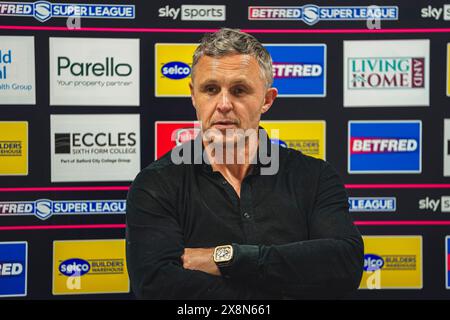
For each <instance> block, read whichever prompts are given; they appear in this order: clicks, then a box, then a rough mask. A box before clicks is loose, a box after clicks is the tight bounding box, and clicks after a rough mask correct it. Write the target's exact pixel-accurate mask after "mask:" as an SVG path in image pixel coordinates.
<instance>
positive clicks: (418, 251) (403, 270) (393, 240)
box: [360, 236, 423, 289]
mask: <svg viewBox="0 0 450 320" xmlns="http://www.w3.org/2000/svg"><path fill="white" fill-rule="evenodd" d="M363 239H364V252H365V255H364V273H363V277H362V280H361V285H360V289H422V287H423V282H422V256H423V255H422V236H364V237H363Z"/></svg>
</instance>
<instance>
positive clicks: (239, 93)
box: [232, 87, 246, 96]
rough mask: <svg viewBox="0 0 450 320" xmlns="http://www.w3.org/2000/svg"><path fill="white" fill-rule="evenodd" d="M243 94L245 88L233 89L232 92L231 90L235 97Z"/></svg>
mask: <svg viewBox="0 0 450 320" xmlns="http://www.w3.org/2000/svg"><path fill="white" fill-rule="evenodd" d="M245 92H246V90H245V88H242V87H236V88H233V90H232V93H233V95H235V96H240V95H242V94H244V93H245Z"/></svg>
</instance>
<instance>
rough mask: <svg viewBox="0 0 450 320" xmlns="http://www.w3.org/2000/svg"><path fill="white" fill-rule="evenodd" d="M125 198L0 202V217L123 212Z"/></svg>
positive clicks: (48, 216) (42, 216)
mask: <svg viewBox="0 0 450 320" xmlns="http://www.w3.org/2000/svg"><path fill="white" fill-rule="evenodd" d="M125 210H126V201H125V200H72V201H70V200H57V201H52V200H48V199H39V200H36V201H9V202H0V217H2V216H31V215H34V216H36V217H37V218H39V219H41V220H47V219H48V218H50V217H51V216H53V215H92V214H102V215H105V214H106V215H107V214H125Z"/></svg>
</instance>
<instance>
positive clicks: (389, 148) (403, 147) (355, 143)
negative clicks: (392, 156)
mask: <svg viewBox="0 0 450 320" xmlns="http://www.w3.org/2000/svg"><path fill="white" fill-rule="evenodd" d="M350 144H351V147H350V148H351V152H352V154H370V153H393V152H414V151H416V150H417V147H418V142H417V140H415V139H371V138H352V139H351V140H350Z"/></svg>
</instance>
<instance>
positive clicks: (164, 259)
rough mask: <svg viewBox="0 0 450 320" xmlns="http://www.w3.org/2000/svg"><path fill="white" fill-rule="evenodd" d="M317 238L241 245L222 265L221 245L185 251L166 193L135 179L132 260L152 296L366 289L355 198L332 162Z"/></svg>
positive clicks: (142, 292)
mask: <svg viewBox="0 0 450 320" xmlns="http://www.w3.org/2000/svg"><path fill="white" fill-rule="evenodd" d="M320 179H321V181H320V184H321V187H320V192H319V193H318V194H317V199H316V205H315V207H314V210H313V212H312V214H311V217H310V225H309V231H310V240H307V241H299V242H293V243H288V244H283V245H271V246H265V245H246V244H233V246H234V249H235V257H234V260H233V264H232V266H231V267H227V268H226V269H222V268H221V270H219V268H218V267H217V266H216V264H215V263H214V261H213V257H212V255H213V250H214V248H185V246H184V243H183V235H182V231H181V229H180V227H179V225H178V223H177V219H176V218H175V216H174V214H173V210H172V209H171V208H170V205H169V204H168V203H169V201H167V199H164V196H162V195H161V194H158V193H157V192H156V191H155V190H152V189H151V188H150V189H149V188H142V187H139V183H138V184H135V185H134V187H133V188H132V189H131V190H130V193H129V196H128V202H127V265H128V271H129V274H130V279H131V284H132V288H133V291H134V292H135V294H136V296H137V297H138V298H144V299H267V298H269V299H270V298H271V299H281V298H314V297H332V298H336V297H342V296H343V295H345V294H346V293H348V292H351V291H353V290H355V289H356V288H357V287H358V286H359V282H360V279H361V275H362V265H363V252H364V249H363V242H362V238H361V235H360V234H359V232H358V230H357V229H356V228H355V226H354V225H353V223H352V220H351V217H350V215H349V213H348V207H347V206H348V204H347V196H346V193H345V190H344V187H343V186H342V183H341V182H340V179H339V178H338V176H337V174H336V173H335V172H334V170H333V169H331V167H329V166H327V167H325V169H324V171H323V172H322V174H321V178H320Z"/></svg>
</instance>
